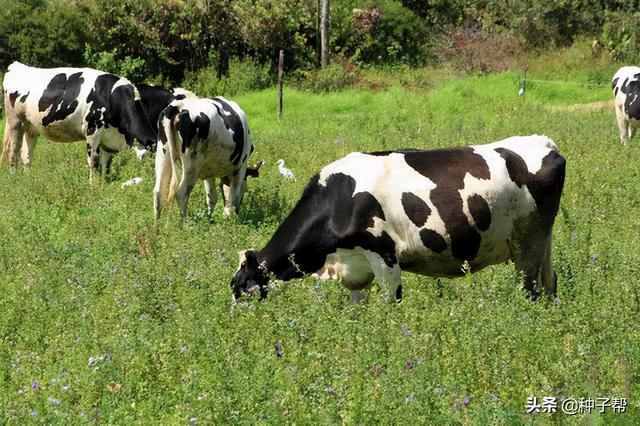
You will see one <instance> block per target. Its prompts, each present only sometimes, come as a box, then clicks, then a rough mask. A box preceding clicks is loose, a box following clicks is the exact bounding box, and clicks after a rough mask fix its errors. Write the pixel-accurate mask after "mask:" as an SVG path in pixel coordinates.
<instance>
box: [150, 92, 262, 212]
mask: <svg viewBox="0 0 640 426" xmlns="http://www.w3.org/2000/svg"><path fill="white" fill-rule="evenodd" d="M227 102H228V103H229V105H230V106H231V108H233V109H234V110H235V112H236V113H237V114H238V117H239V118H240V120H241V122H242V126H243V129H244V132H245V134H244V146H243V148H242V151H241V152H240V156H241V158H242V159H244V161H240V162H238V163H236V164H234V163H232V162H231V161H230V157H231V155H232V154H233V152H234V150H235V148H236V144H235V141H234V140H233V132H232V131H231V130H230V129H227V127H226V126H225V124H224V121H223V119H222V117H221V114H220V113H219V110H222V108H221V107H220V105H219V104H218V103H216V102H215V101H214V100H212V99H201V98H187V99H176V100H174V101H173V102H171V104H170V105H171V106H172V107H174V108H177V109H178V110H179V111H180V112H181V113H183V112H184V111H187V112H188V114H189V120H190V121H191V122H192V123H193V122H195V121H196V119H197V118H198V117H200V115H201V114H204V115H206V116H207V117H208V118H209V128H208V129H207V130H208V137H207V140H206V141H203V140H201V139H199V138H195V139H194V140H192V141H190V144H189V146H188V147H186V148H185V150H184V151H183V149H182V148H183V143H184V141H183V140H182V136H181V134H180V132H178V131H177V128H176V120H180V119H181V115H180V114H178V115H177V118H175V119H174V120H168V119H167V118H166V117H165V118H164V120H163V127H164V130H165V134H166V135H167V138H168V139H167V140H168V141H167V143H166V146H167V148H168V149H167V154H168V155H165V154H164V153H163V152H161V151H160V149H158V151H157V153H156V186H155V188H154V206H155V211H156V217H159V216H160V212H161V210H162V208H163V207H164V206H165V205H166V204H167V203H168V202H170V201H171V200H173V199H174V198H175V199H176V201H177V202H178V204H179V205H180V210H181V215H182V216H183V217H186V214H187V203H188V199H189V192H190V190H189V188H190V187H191V188H192V187H193V185H195V183H196V180H197V179H204V180H209V179H214V180H215V179H216V178H225V183H224V185H223V188H226V189H223V193H224V197H225V207H224V210H223V212H224V214H225V216H228V215H229V214H231V212H232V211H234V210H237V208H238V207H239V205H240V202H241V200H242V196H243V195H244V192H245V190H246V183H245V180H244V177H245V173H246V169H247V162H246V160H247V157H248V154H249V153H250V151H251V146H252V143H251V135H250V134H249V129H248V124H247V118H246V115H245V114H244V112H243V111H242V109H241V108H240V107H239V106H238V104H236V103H235V102H232V101H227ZM216 105H217V106H218V108H216ZM225 114H227V112H225ZM206 185H209V187H210V186H211V183H210V182H209V183H206ZM207 197H208V201H207V203H208V207H209V208H210V209H211V208H212V206H211V205H210V204H211V203H210V200H211V197H210V193H208V194H207ZM213 204H215V202H214V203H213Z"/></svg>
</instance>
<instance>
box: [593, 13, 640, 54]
mask: <svg viewBox="0 0 640 426" xmlns="http://www.w3.org/2000/svg"><path fill="white" fill-rule="evenodd" d="M602 44H603V45H604V47H605V49H606V51H607V52H608V53H609V55H611V57H612V58H613V59H614V60H616V61H626V62H636V61H637V60H638V56H639V55H638V54H639V53H640V13H638V12H636V13H620V12H610V11H607V13H606V14H605V23H604V25H603V28H602Z"/></svg>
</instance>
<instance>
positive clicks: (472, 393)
mask: <svg viewBox="0 0 640 426" xmlns="http://www.w3.org/2000/svg"><path fill="white" fill-rule="evenodd" d="M605 58H606V56H605ZM231 63H233V62H231ZM238 64H241V62H238ZM238 66H240V65H238ZM528 66H529V69H530V78H537V79H549V80H558V79H560V78H570V79H572V80H574V81H578V82H581V83H582V84H569V85H551V84H542V83H531V82H530V85H529V86H528V89H527V96H526V98H525V99H523V98H521V97H518V96H517V93H518V89H519V86H520V82H521V79H522V75H521V73H520V72H519V71H505V72H501V73H490V74H487V75H474V76H466V77H456V76H455V75H453V74H452V73H451V72H449V71H448V70H447V68H437V69H412V68H397V69H395V70H394V72H393V73H390V72H386V71H384V70H381V69H374V70H363V71H362V72H361V73H360V74H359V76H358V83H357V87H355V88H351V89H348V90H345V91H341V92H330V93H322V94H312V93H309V92H306V91H298V90H292V89H291V90H287V91H286V97H285V100H286V102H285V115H284V117H283V119H282V120H281V121H277V120H276V119H275V109H276V91H275V90H274V89H267V90H263V91H253V92H250V93H246V94H244V95H240V96H237V97H236V98H235V99H236V100H237V101H238V102H239V103H240V105H242V106H243V108H244V109H245V110H246V111H247V114H248V116H249V119H250V125H251V130H252V134H253V137H254V140H255V144H256V151H255V153H254V154H253V156H252V159H251V160H252V161H257V160H258V159H263V158H264V159H266V160H267V164H266V165H265V166H264V167H263V173H262V176H261V177H260V178H258V179H254V180H252V181H251V182H250V185H249V186H250V187H249V192H248V193H247V195H246V196H245V201H244V204H243V208H242V212H241V214H240V215H239V217H237V218H234V219H230V220H224V219H223V217H222V209H221V206H220V205H218V206H217V209H216V210H215V213H214V214H213V216H212V217H211V218H208V217H207V216H206V214H205V213H204V212H205V207H204V194H203V191H202V189H201V185H199V186H198V187H197V188H196V191H195V192H194V194H193V195H192V197H191V204H190V207H191V209H190V218H189V220H188V221H187V222H186V223H184V224H180V222H179V219H178V212H177V209H176V208H172V209H171V210H170V211H169V212H168V214H166V215H165V216H164V217H163V218H162V219H161V220H160V222H159V223H158V224H157V226H156V225H155V224H154V221H153V217H152V216H153V215H152V187H153V180H154V177H153V176H154V174H153V161H152V160H147V161H144V162H142V163H140V162H138V161H137V160H136V159H135V157H134V155H133V154H132V153H130V152H126V153H122V154H119V155H118V156H116V159H115V161H114V165H113V175H112V176H111V178H110V179H109V180H102V181H101V182H100V183H99V184H97V185H94V186H90V185H89V184H88V179H87V175H88V173H87V169H86V161H85V159H84V155H85V153H84V146H83V144H68V145H62V144H56V143H49V142H47V141H40V142H39V146H38V148H37V151H36V159H35V161H34V164H33V170H32V171H31V172H29V173H17V174H13V175H12V174H10V173H9V171H8V170H7V168H6V167H3V168H0V186H1V190H0V289H2V291H1V292H0V339H1V341H2V344H0V418H3V419H4V420H5V421H7V422H8V423H10V424H24V423H27V422H37V423H43V424H88V423H94V422H97V423H106V424H222V423H230V422H233V423H240V424H284V423H295V424H316V423H322V424H333V423H346V424H376V423H380V424H585V423H587V424H638V423H639V422H640V391H639V389H638V383H639V382H640V329H638V315H639V314H640V296H639V294H640V280H639V279H638V277H639V276H640V249H639V247H640V237H639V234H638V232H637V218H638V217H639V216H640V195H639V192H638V191H637V187H638V180H639V179H640V175H639V172H638V166H637V165H638V164H639V162H640V150H639V149H638V143H639V142H638V140H633V141H632V144H631V146H630V147H628V148H624V147H623V146H622V145H621V144H620V142H619V140H618V132H617V128H616V125H615V119H614V115H613V110H612V107H611V104H610V98H611V95H610V89H609V87H608V86H609V82H608V80H609V78H610V76H611V75H612V74H613V72H614V71H615V69H616V68H617V66H618V65H617V64H615V63H611V62H610V61H608V60H605V59H603V58H602V57H600V56H597V57H594V56H593V53H592V51H591V47H590V43H582V44H579V45H576V46H574V47H572V48H569V49H562V50H557V51H553V52H549V53H545V54H542V55H539V56H537V57H535V58H533V59H529V62H528ZM328 72H331V71H328ZM372 88H373V89H375V90H371V89H372ZM381 88H384V89H385V90H380V89H381ZM607 101H609V103H607ZM594 102H597V103H594ZM603 102H604V104H603ZM531 133H544V134H547V135H548V136H550V137H551V138H553V139H554V140H555V141H556V142H557V143H558V145H559V147H560V150H561V152H562V153H563V155H564V156H565V157H566V158H567V164H568V174H567V181H566V185H565V189H564V194H563V198H562V206H561V210H560V212H559V214H558V217H557V219H556V226H555V229H554V256H553V257H554V263H555V268H556V271H557V272H558V274H559V287H558V288H559V297H560V303H559V304H557V305H549V304H546V303H544V302H538V303H532V302H531V301H529V300H527V298H526V297H525V294H524V292H523V291H522V290H521V289H520V288H519V286H518V284H517V282H518V281H517V277H516V274H515V272H514V270H513V266H512V265H496V266H494V267H490V268H488V269H486V270H484V271H481V272H479V273H475V274H473V275H468V276H466V277H463V278H461V279H453V280H446V279H440V280H439V279H431V278H427V277H421V276H417V275H412V274H404V275H403V279H404V282H405V286H404V288H405V300H404V301H403V302H402V303H401V304H399V305H396V304H389V303H385V302H384V301H383V300H382V298H379V297H378V296H377V295H376V293H375V291H374V292H373V294H372V295H371V297H370V299H369V301H368V302H367V303H366V304H364V305H362V306H356V305H353V304H351V303H350V302H348V296H347V291H346V290H344V289H342V288H341V287H340V286H339V285H338V284H336V283H335V282H327V283H318V282H316V281H314V280H313V279H312V278H305V279H301V280H295V281H293V282H291V283H290V285H289V286H288V288H287V289H286V290H282V291H280V290H279V291H273V292H272V293H271V294H270V297H269V299H268V300H266V301H264V302H262V303H257V302H255V301H248V302H246V303H241V304H237V305H235V306H232V305H231V304H230V298H231V293H230V289H229V282H230V279H231V276H232V275H233V273H234V271H235V269H236V267H237V255H236V252H237V251H238V250H241V249H246V248H248V247H262V246H263V245H264V244H265V242H266V241H267V240H268V239H269V237H270V235H271V234H272V232H273V231H274V230H275V228H276V227H277V225H278V224H279V223H280V221H281V220H282V218H283V217H284V216H285V215H286V214H287V213H288V211H289V210H290V209H291V207H292V206H293V204H294V202H295V201H296V200H297V197H298V196H299V194H300V192H301V190H302V188H303V186H304V185H305V183H306V181H307V179H308V178H309V177H310V176H312V175H313V174H314V173H315V172H316V171H317V170H318V169H319V168H320V167H321V166H323V165H324V164H326V163H328V162H330V161H332V160H335V159H337V158H339V157H340V156H342V155H344V154H346V153H348V152H350V151H353V150H381V149H393V148H398V147H403V146H404V147H422V148H431V147H440V146H453V145H461V144H462V145H467V144H477V143H484V142H490V141H494V140H497V139H500V138H504V137H507V136H511V135H516V134H531ZM278 158H284V159H285V160H286V162H287V165H288V166H289V167H290V168H291V169H292V170H293V171H294V172H295V173H296V174H297V176H298V181H297V182H296V183H289V182H285V181H283V180H282V179H281V178H280V176H279V174H278V171H277V167H276V165H275V161H276V160H277V159H278ZM134 176H142V177H143V179H144V180H143V183H142V184H141V185H139V186H136V187H131V188H126V189H121V188H120V183H121V182H123V181H124V180H126V179H129V178H131V177H134ZM529 396H537V397H538V398H542V397H543V396H556V397H558V398H568V397H573V398H581V397H582V398H587V397H592V398H597V397H626V398H628V405H627V412H626V413H625V414H616V413H614V412H613V411H612V410H611V409H609V410H607V413H606V414H604V415H601V414H598V413H595V412H594V413H592V414H590V415H589V414H581V415H576V416H566V415H564V414H562V413H555V414H537V415H527V414H525V403H526V401H527V398H528V397H529Z"/></svg>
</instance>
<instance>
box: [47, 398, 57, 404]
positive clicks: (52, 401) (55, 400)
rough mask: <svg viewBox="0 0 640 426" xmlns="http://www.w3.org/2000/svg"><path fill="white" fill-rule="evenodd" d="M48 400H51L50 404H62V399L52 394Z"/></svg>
mask: <svg viewBox="0 0 640 426" xmlns="http://www.w3.org/2000/svg"><path fill="white" fill-rule="evenodd" d="M47 401H49V404H51V405H60V400H59V399H57V398H54V397H52V396H50V397H49V398H48V399H47Z"/></svg>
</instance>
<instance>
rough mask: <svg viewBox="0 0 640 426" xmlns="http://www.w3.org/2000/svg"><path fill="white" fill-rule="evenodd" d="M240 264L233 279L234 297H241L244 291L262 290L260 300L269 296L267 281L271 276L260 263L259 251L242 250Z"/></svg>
mask: <svg viewBox="0 0 640 426" xmlns="http://www.w3.org/2000/svg"><path fill="white" fill-rule="evenodd" d="M238 254H239V257H240V266H239V267H238V270H237V271H236V273H235V274H234V275H233V278H232V279H231V288H232V289H233V297H234V299H236V300H237V299H239V298H240V297H241V296H242V294H243V293H247V294H253V293H255V292H256V291H259V292H260V300H262V299H264V298H266V297H267V283H268V282H269V276H268V275H267V271H266V269H265V268H264V266H262V265H260V264H259V263H258V253H257V252H256V251H255V250H245V251H241V252H240V253H238Z"/></svg>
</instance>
